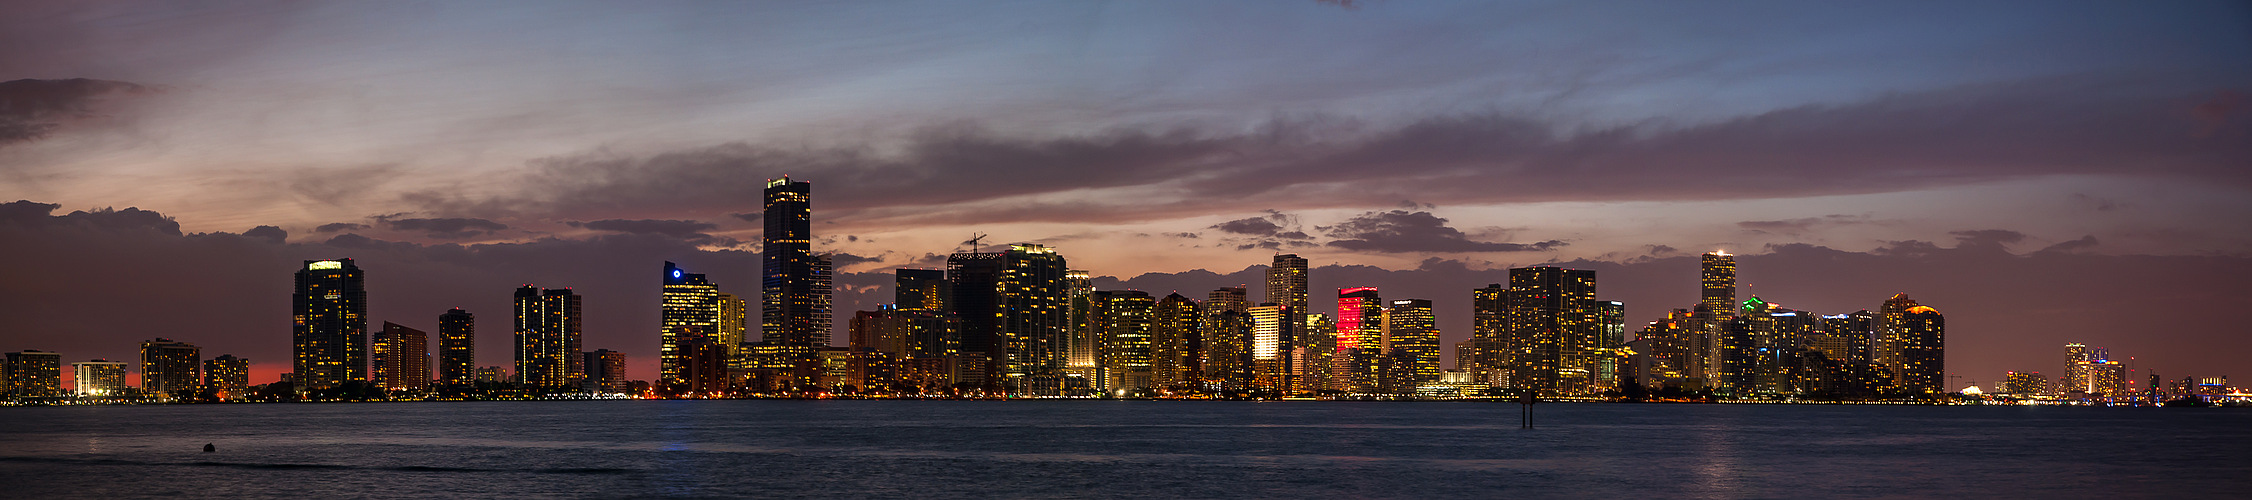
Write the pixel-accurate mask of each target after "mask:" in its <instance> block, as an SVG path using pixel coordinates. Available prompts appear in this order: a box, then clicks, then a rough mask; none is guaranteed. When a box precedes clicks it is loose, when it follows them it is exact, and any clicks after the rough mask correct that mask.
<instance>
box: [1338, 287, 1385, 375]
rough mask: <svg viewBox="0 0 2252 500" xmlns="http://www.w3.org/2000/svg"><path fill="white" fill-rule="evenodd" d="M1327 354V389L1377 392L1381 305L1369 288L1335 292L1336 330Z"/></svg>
mask: <svg viewBox="0 0 2252 500" xmlns="http://www.w3.org/2000/svg"><path fill="white" fill-rule="evenodd" d="M1335 338H1336V340H1335V343H1336V346H1335V347H1334V352H1332V353H1331V354H1330V359H1329V362H1330V370H1329V371H1330V374H1331V377H1330V381H1329V382H1330V387H1329V388H1330V389H1331V390H1336V391H1345V392H1358V393H1369V392H1376V391H1378V390H1379V389H1381V387H1379V386H1381V385H1382V383H1383V381H1382V380H1381V378H1382V377H1381V375H1382V373H1383V366H1380V365H1382V364H1383V360H1384V359H1385V358H1384V356H1383V353H1384V345H1383V344H1384V301H1383V299H1381V298H1379V297H1378V296H1377V289H1376V287H1373V286H1362V287H1352V288H1340V289H1338V290H1337V326H1336V335H1335Z"/></svg>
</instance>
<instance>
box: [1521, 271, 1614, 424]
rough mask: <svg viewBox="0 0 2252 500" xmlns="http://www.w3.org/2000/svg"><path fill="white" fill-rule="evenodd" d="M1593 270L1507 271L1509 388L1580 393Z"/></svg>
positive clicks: (1588, 345)
mask: <svg viewBox="0 0 2252 500" xmlns="http://www.w3.org/2000/svg"><path fill="white" fill-rule="evenodd" d="M1595 308H1596V306H1595V271H1591V270H1584V269H1565V268H1560V267H1549V266H1536V267H1522V268H1515V269H1510V270H1509V325H1510V334H1509V337H1508V339H1507V340H1506V343H1505V344H1504V347H1503V348H1504V349H1506V350H1508V351H1509V356H1510V357H1511V360H1510V375H1509V380H1510V383H1511V385H1513V386H1516V387H1519V388H1525V389H1532V390H1537V391H1562V392H1565V393H1580V392H1586V391H1588V390H1590V389H1592V387H1590V382H1593V381H1592V380H1590V376H1589V373H1590V370H1588V368H1589V366H1588V365H1589V364H1591V361H1592V360H1593V357H1592V354H1594V353H1593V352H1592V351H1593V349H1594V344H1595V337H1597V336H1598V335H1599V334H1600V332H1599V330H1600V329H1599V328H1598V327H1597V325H1596V321H1597V319H1598V318H1597V313H1596V310H1595Z"/></svg>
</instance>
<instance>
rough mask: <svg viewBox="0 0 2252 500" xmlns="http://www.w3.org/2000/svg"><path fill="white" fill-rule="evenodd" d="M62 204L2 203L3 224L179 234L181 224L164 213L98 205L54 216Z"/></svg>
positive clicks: (0, 215) (0, 206)
mask: <svg viewBox="0 0 2252 500" xmlns="http://www.w3.org/2000/svg"><path fill="white" fill-rule="evenodd" d="M59 208H62V205H59V204H53V203H39V202H34V201H29V200H18V201H14V202H10V203H8V204H5V205H0V223H7V224H15V225H22V226H34V227H38V226H69V227H79V228H86V229H98V230H103V231H119V232H137V231H149V232H155V233H158V234H168V235H175V236H176V235H179V234H180V223H179V222H178V221H174V220H172V218H171V217H166V216H165V215H164V214H160V213H156V212H152V211H148V210H141V209H140V208H137V207H128V208H126V209H124V210H117V209H113V208H99V209H94V210H91V211H88V210H79V211H74V212H71V213H69V214H65V215H60V216H55V215H51V214H53V213H54V211H55V210H56V209H59Z"/></svg>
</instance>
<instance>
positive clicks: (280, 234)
mask: <svg viewBox="0 0 2252 500" xmlns="http://www.w3.org/2000/svg"><path fill="white" fill-rule="evenodd" d="M242 236H243V237H245V238H258V239H262V240H267V241H271V242H274V243H281V242H284V241H289V231H284V230H282V228H279V227H274V226H258V227H254V228H250V230H249V231H243V232H242Z"/></svg>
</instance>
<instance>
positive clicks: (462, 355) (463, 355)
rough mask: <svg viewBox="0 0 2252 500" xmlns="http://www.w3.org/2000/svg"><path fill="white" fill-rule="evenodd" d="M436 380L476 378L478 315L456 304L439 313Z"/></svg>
mask: <svg viewBox="0 0 2252 500" xmlns="http://www.w3.org/2000/svg"><path fill="white" fill-rule="evenodd" d="M438 381H439V382H441V383H446V384H457V385H469V384H473V383H476V382H477V317H476V316H474V315H471V314H469V311H464V310H461V308H459V307H456V308H453V309H452V310H448V311H446V313H445V314H440V315H438Z"/></svg>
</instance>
